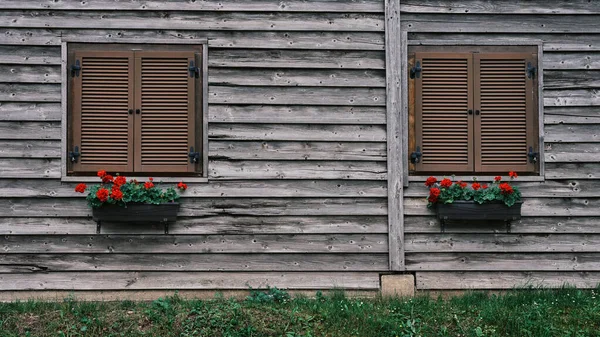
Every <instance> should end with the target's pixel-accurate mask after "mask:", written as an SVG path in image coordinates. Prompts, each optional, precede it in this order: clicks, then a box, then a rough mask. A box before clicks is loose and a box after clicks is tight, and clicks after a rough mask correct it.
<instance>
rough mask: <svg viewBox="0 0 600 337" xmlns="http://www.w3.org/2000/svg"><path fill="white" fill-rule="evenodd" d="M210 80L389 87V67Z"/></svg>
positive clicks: (258, 72) (240, 73) (223, 73)
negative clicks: (386, 76) (386, 80)
mask: <svg viewBox="0 0 600 337" xmlns="http://www.w3.org/2000/svg"><path fill="white" fill-rule="evenodd" d="M0 69H2V68H1V67H0ZM208 83H209V84H215V85H240V86H283V87H295V86H300V87H302V86H313V87H376V88H381V87H385V71H383V70H312V69H310V70H309V69H273V70H264V69H248V68H242V69H235V68H215V69H212V70H211V72H210V73H209V74H208Z"/></svg>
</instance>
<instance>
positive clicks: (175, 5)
mask: <svg viewBox="0 0 600 337" xmlns="http://www.w3.org/2000/svg"><path fill="white" fill-rule="evenodd" d="M117 6H118V7H117ZM0 8H1V9H38V10H39V9H51V10H106V9H109V8H118V9H119V10H143V11H151V10H163V11H166V10H169V11H173V10H176V11H223V12H231V11H243V12H351V13H361V12H367V13H371V12H372V13H379V12H383V4H382V3H381V1H378V0H360V1H343V2H340V1H331V0H310V1H306V0H286V2H285V3H281V2H273V1H269V0H262V1H257V0H252V1H249V0H244V1H240V0H238V1H236V2H223V1H217V0H204V1H200V2H196V1H185V2H182V1H157V0H146V1H144V2H143V3H140V2H137V1H131V0H130V1H117V0H94V1H92V2H73V1H68V0H3V1H2V3H0Z"/></svg>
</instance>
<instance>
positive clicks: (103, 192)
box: [96, 188, 109, 202]
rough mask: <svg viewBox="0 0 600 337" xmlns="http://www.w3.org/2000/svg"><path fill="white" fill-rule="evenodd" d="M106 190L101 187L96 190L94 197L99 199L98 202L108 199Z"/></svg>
mask: <svg viewBox="0 0 600 337" xmlns="http://www.w3.org/2000/svg"><path fill="white" fill-rule="evenodd" d="M108 194H109V193H108V190H107V189H106V188H101V189H99V190H98V192H96V197H97V198H98V199H99V200H100V202H106V201H107V200H108Z"/></svg>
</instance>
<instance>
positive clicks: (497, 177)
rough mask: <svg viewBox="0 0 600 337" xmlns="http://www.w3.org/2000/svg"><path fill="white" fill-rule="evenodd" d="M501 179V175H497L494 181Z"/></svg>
mask: <svg viewBox="0 0 600 337" xmlns="http://www.w3.org/2000/svg"><path fill="white" fill-rule="evenodd" d="M500 180H502V177H501V176H496V178H494V181H500Z"/></svg>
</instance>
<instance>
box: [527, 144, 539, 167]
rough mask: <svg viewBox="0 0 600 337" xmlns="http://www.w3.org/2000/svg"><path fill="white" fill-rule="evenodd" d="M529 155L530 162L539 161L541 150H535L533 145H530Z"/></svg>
mask: <svg viewBox="0 0 600 337" xmlns="http://www.w3.org/2000/svg"><path fill="white" fill-rule="evenodd" d="M527 156H528V157H529V162H530V163H534V164H535V163H537V161H538V157H539V156H540V154H539V152H533V146H530V147H529V153H528V154H527Z"/></svg>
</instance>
